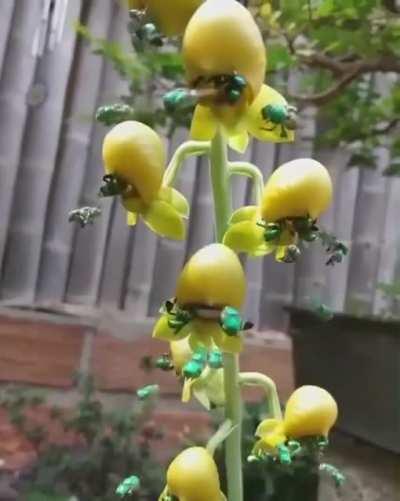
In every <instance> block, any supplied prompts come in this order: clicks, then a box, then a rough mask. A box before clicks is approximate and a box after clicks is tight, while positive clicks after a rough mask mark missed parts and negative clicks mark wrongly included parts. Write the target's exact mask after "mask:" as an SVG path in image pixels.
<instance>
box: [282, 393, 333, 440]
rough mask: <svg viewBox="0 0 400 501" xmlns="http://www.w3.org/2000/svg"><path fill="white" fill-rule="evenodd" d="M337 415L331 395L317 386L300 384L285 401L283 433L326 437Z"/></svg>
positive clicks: (299, 436)
mask: <svg viewBox="0 0 400 501" xmlns="http://www.w3.org/2000/svg"><path fill="white" fill-rule="evenodd" d="M337 416H338V407H337V404H336V402H335V399H334V398H333V397H332V395H331V394H330V393H329V392H327V391H326V390H324V389H323V388H320V387H318V386H311V385H309V386H301V387H300V388H298V389H297V390H295V391H294V392H293V393H292V395H291V396H290V398H289V400H288V401H287V403H286V409H285V419H284V423H285V433H286V435H287V436H288V437H289V438H302V437H307V436H319V435H320V436H324V437H327V436H328V434H329V431H330V429H331V428H332V426H333V425H334V424H335V422H336V420H337Z"/></svg>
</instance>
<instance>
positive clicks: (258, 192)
mask: <svg viewBox="0 0 400 501" xmlns="http://www.w3.org/2000/svg"><path fill="white" fill-rule="evenodd" d="M234 174H235V175H239V176H246V177H250V178H251V179H252V180H253V196H254V200H255V203H256V205H259V204H260V203H261V199H262V194H263V190H264V178H263V175H262V173H261V171H260V169H259V168H258V167H257V166H256V165H254V164H251V163H249V162H231V163H230V164H229V175H230V176H232V175H234Z"/></svg>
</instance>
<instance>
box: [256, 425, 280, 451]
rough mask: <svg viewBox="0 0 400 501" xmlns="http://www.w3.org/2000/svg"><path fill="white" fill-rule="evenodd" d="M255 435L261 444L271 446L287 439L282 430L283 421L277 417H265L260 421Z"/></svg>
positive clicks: (273, 446)
mask: <svg viewBox="0 0 400 501" xmlns="http://www.w3.org/2000/svg"><path fill="white" fill-rule="evenodd" d="M255 435H256V436H257V437H260V438H261V441H262V443H263V444H265V445H267V447H272V448H275V447H277V446H278V445H279V444H282V443H284V442H286V439H287V437H286V435H285V431H284V423H283V422H282V421H280V420H278V419H265V420H264V421H262V422H261V423H260V424H259V426H258V428H257V430H256V433H255ZM260 445H262V444H260Z"/></svg>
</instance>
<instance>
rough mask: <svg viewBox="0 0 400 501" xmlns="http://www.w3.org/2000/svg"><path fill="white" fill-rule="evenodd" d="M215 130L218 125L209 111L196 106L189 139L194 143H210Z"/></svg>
mask: <svg viewBox="0 0 400 501" xmlns="http://www.w3.org/2000/svg"><path fill="white" fill-rule="evenodd" d="M217 128H218V123H217V121H216V118H215V116H214V114H213V112H212V111H211V109H210V108H208V107H207V106H202V105H201V104H198V105H197V106H196V109H195V110H194V114H193V119H192V124H191V127H190V137H191V138H192V139H195V140H196V141H211V139H213V137H214V136H215V134H216V132H217Z"/></svg>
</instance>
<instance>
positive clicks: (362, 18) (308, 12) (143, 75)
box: [77, 0, 400, 176]
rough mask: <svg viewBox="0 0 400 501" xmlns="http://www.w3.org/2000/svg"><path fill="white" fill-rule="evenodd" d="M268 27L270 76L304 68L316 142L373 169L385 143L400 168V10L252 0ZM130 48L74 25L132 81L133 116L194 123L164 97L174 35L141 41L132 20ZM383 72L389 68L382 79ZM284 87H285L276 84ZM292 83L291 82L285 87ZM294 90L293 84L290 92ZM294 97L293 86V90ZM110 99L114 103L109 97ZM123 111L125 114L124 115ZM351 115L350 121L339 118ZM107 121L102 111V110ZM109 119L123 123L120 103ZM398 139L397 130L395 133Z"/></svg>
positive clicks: (383, 3) (393, 172)
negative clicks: (172, 110)
mask: <svg viewBox="0 0 400 501" xmlns="http://www.w3.org/2000/svg"><path fill="white" fill-rule="evenodd" d="M247 3H248V4H249V8H250V9H251V10H252V12H253V13H254V15H255V16H256V18H257V20H258V22H259V25H260V26H261V28H262V32H263V36H264V39H265V43H266V46H267V51H268V75H267V80H271V78H272V79H275V78H277V79H278V81H279V82H281V81H284V80H286V78H280V76H283V77H284V76H285V75H286V73H287V71H288V70H294V71H295V72H297V73H298V74H301V75H302V82H301V83H300V88H301V89H304V93H300V94H292V96H291V100H292V101H293V102H297V104H299V105H300V106H303V105H306V104H315V105H316V106H317V107H318V108H319V109H320V113H319V122H320V129H321V131H322V132H323V134H320V135H319V137H318V142H319V143H321V144H324V145H328V146H331V147H337V146H339V145H347V146H348V152H349V163H348V165H349V167H364V168H375V167H376V166H377V158H376V155H375V149H376V147H379V146H382V145H388V146H389V147H390V149H391V159H390V161H389V163H388V165H386V166H384V169H383V173H384V174H385V175H387V176H398V175H400V140H399V139H398V135H396V134H395V132H396V130H398V125H399V123H400V87H399V86H398V85H396V81H397V80H396V78H395V77H394V75H395V74H398V73H400V63H399V56H400V12H399V10H398V8H397V7H396V4H395V2H393V1H391V0H362V1H359V0H308V1H304V0H281V1H278V0H249V1H248V2H247ZM129 30H130V34H131V36H132V38H133V46H134V47H135V48H134V49H131V48H125V47H122V46H121V45H119V44H118V43H116V42H112V41H107V40H104V39H98V38H95V37H94V36H93V35H92V34H91V33H90V31H89V30H88V28H87V27H85V26H83V25H80V24H78V25H77V31H78V33H79V34H80V35H81V36H83V37H84V38H85V39H86V40H87V41H88V42H89V43H90V44H91V46H92V49H93V52H94V53H95V54H98V55H101V56H103V57H105V58H106V59H107V60H109V61H110V62H111V63H112V64H113V66H114V68H115V70H116V71H118V73H119V74H120V75H121V77H122V78H123V79H124V80H126V81H127V82H128V86H129V93H128V94H127V95H123V96H121V101H122V102H123V103H124V104H126V105H128V106H129V107H130V110H133V113H130V116H132V117H133V118H135V119H137V120H139V121H142V122H144V123H147V124H148V125H150V126H152V127H166V130H167V131H168V133H169V134H172V132H173V131H174V129H175V128H176V127H177V126H185V127H186V126H188V125H189V123H190V116H191V113H192V108H189V109H188V110H186V112H185V113H176V114H173V115H170V114H169V113H167V112H166V110H165V109H164V107H163V105H162V99H161V96H162V95H163V94H165V93H166V92H168V91H169V90H171V89H173V88H176V87H180V86H181V85H182V79H183V65H182V60H181V56H180V54H179V52H178V50H177V43H176V42H169V43H168V46H167V47H168V48H165V47H163V48H162V49H161V50H160V48H159V47H158V46H155V45H153V44H146V43H142V42H141V43H140V44H139V45H138V43H137V42H138V41H137V39H134V37H135V24H134V22H133V21H131V23H130V25H129ZM379 72H384V73H385V74H386V75H385V76H384V77H383V78H382V76H378V74H379ZM280 90H282V91H283V90H284V89H280ZM286 90H287V89H286ZM287 91H288V90H287ZM287 94H288V96H289V97H290V92H287ZM108 104H109V103H108ZM124 116H125V115H124ZM343 117H345V120H344V119H343ZM99 118H100V119H101V116H100V117H99ZM106 120H107V125H111V124H113V123H117V122H118V121H120V120H121V114H120V110H116V113H115V116H114V118H111V120H110V113H108V115H107V116H106ZM396 136H397V137H396Z"/></svg>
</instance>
